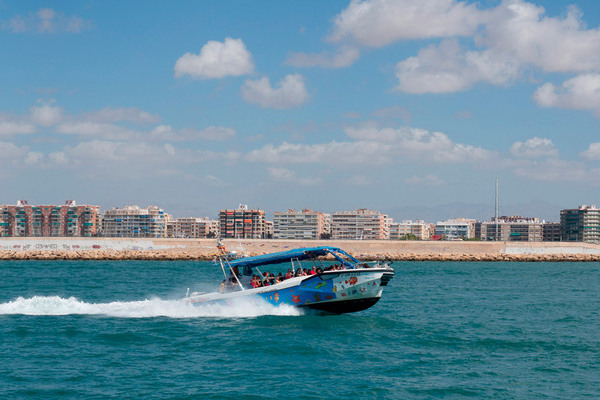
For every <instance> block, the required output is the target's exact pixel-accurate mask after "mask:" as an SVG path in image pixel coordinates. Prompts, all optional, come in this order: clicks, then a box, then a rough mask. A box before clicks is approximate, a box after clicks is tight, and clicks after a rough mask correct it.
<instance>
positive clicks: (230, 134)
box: [146, 125, 235, 141]
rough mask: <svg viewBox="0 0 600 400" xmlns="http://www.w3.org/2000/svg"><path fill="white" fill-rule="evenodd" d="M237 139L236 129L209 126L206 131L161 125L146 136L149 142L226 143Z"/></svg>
mask: <svg viewBox="0 0 600 400" xmlns="http://www.w3.org/2000/svg"><path fill="white" fill-rule="evenodd" d="M234 137H235V129H232V128H227V127H224V126H209V127H207V128H204V129H191V128H184V129H179V130H176V129H173V128H172V127H171V126H169V125H159V126H157V127H156V128H154V129H153V130H152V131H151V132H149V134H148V135H147V136H146V138H147V139H148V140H163V141H165V140H168V141H189V140H213V141H225V140H230V139H232V138H234Z"/></svg>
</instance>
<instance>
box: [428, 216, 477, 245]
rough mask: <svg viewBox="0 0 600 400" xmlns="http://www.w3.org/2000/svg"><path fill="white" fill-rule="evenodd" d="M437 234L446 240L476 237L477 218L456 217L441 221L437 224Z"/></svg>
mask: <svg viewBox="0 0 600 400" xmlns="http://www.w3.org/2000/svg"><path fill="white" fill-rule="evenodd" d="M435 235H436V236H439V237H441V238H442V239H444V240H461V239H463V240H464V239H472V238H474V237H475V220H474V219H469V218H455V219H449V220H447V221H439V222H438V223H437V224H436V225H435Z"/></svg>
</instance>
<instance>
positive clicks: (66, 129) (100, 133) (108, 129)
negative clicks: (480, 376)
mask: <svg viewBox="0 0 600 400" xmlns="http://www.w3.org/2000/svg"><path fill="white" fill-rule="evenodd" d="M56 132H58V133H62V134H65V135H79V136H93V137H95V138H102V139H113V140H130V139H132V138H135V137H138V136H139V133H138V132H136V131H133V130H131V129H127V128H124V127H121V126H118V125H114V124H103V123H97V122H69V123H64V124H60V125H58V126H57V127H56Z"/></svg>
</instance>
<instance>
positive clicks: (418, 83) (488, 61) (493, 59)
mask: <svg viewBox="0 0 600 400" xmlns="http://www.w3.org/2000/svg"><path fill="white" fill-rule="evenodd" d="M519 74H520V66H519V64H518V63H517V62H515V61H514V60H511V59H510V58H506V57H503V55H499V54H497V53H496V52H494V51H490V50H488V51H484V52H477V51H465V50H464V49H462V48H461V47H460V45H459V43H458V41H457V40H455V39H446V40H444V41H442V43H441V44H440V45H439V46H435V45H431V46H429V47H427V48H424V49H422V50H420V51H419V54H418V55H417V56H416V57H409V58H408V59H406V60H404V61H401V62H399V63H398V64H396V77H397V78H398V82H399V84H398V86H397V89H398V90H401V91H403V92H408V93H452V92H458V91H461V90H466V89H469V88H471V87H472V86H473V85H474V84H475V83H477V82H481V81H483V82H488V83H492V84H495V85H500V84H505V83H509V82H511V81H513V80H515V79H516V78H517V77H518V76H519Z"/></svg>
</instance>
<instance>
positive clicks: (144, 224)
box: [102, 206, 170, 238]
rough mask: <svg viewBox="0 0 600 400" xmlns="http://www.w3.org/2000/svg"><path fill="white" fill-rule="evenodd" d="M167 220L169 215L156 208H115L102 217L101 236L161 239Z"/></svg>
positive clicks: (165, 229)
mask: <svg viewBox="0 0 600 400" xmlns="http://www.w3.org/2000/svg"><path fill="white" fill-rule="evenodd" d="M169 219H170V216H169V214H167V213H165V212H164V210H163V209H161V208H158V207H156V206H149V207H148V208H140V207H138V206H127V207H123V208H116V207H115V208H113V209H111V210H107V211H106V212H105V213H104V215H103V216H102V236H106V237H147V238H162V237H165V236H166V234H167V221H168V220H169Z"/></svg>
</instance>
